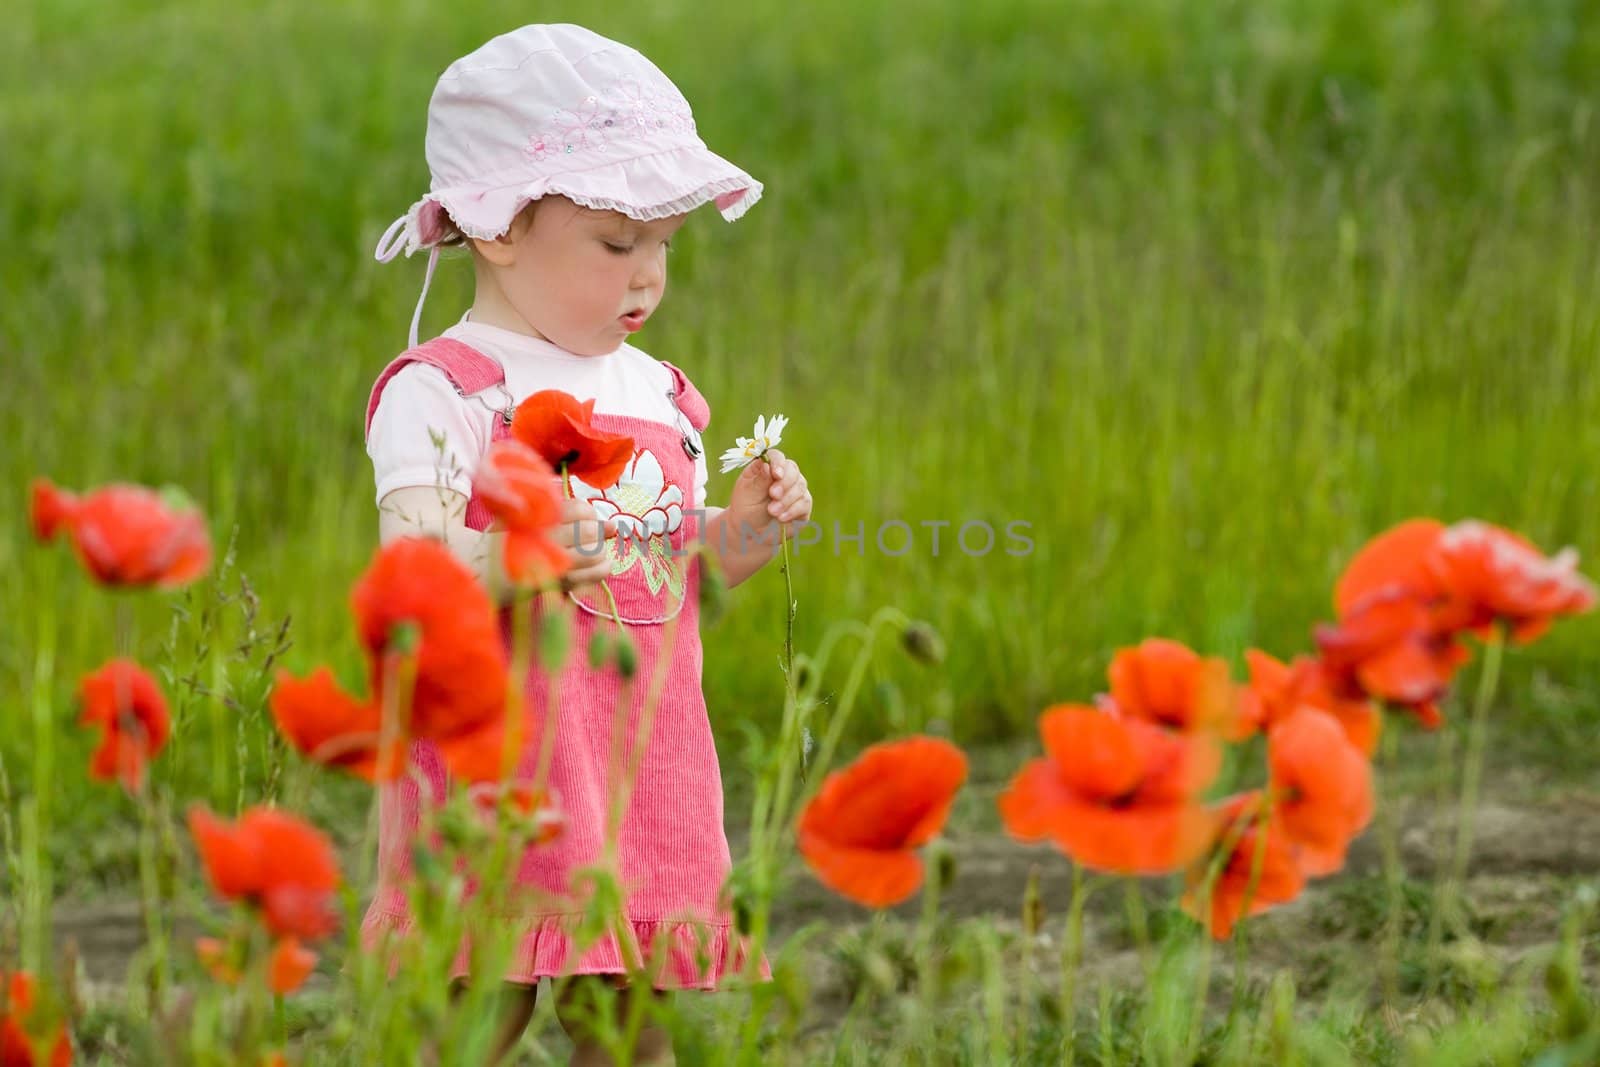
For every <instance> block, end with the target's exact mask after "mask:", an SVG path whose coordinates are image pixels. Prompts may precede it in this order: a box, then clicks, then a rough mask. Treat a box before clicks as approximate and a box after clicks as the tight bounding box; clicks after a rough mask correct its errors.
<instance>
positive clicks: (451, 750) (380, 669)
mask: <svg viewBox="0 0 1600 1067" xmlns="http://www.w3.org/2000/svg"><path fill="white" fill-rule="evenodd" d="M351 604H352V606H353V608H354V611H355V616H356V626H357V630H358V631H359V634H360V637H361V642H362V644H363V645H364V646H365V647H366V649H367V652H368V656H369V663H370V666H371V673H372V689H373V692H374V693H375V694H377V696H376V697H375V701H376V702H377V703H378V704H379V706H380V707H381V704H382V694H383V686H384V685H385V684H386V682H385V678H386V677H387V676H389V675H390V674H391V671H390V670H388V669H386V664H389V663H390V661H389V660H387V659H386V657H390V656H392V655H393V656H401V657H409V658H414V660H415V665H416V676H415V679H414V681H413V683H412V686H411V692H410V701H409V708H408V716H407V721H406V723H405V724H404V729H403V731H402V732H403V734H404V735H405V736H406V737H417V738H425V739H427V740H430V741H433V742H435V743H437V744H438V745H439V748H440V750H441V752H442V753H443V754H444V757H445V761H446V763H447V764H448V765H449V766H450V770H451V772H452V773H453V774H455V775H456V776H457V777H460V778H465V779H467V780H469V781H481V780H482V778H481V777H479V775H481V774H482V773H484V770H485V769H484V767H483V765H482V761H474V762H473V766H472V767H471V768H469V767H468V766H467V765H466V762H465V757H466V756H468V755H475V754H477V753H479V752H481V751H482V749H483V748H484V747H485V746H484V745H482V744H476V743H471V742H470V739H471V738H472V737H473V736H474V735H478V734H481V733H483V732H484V731H498V730H503V729H504V724H503V719H504V717H505V709H506V688H507V681H506V677H507V668H506V652H505V646H504V645H503V644H502V642H501V638H500V626H499V622H498V620H497V618H496V616H495V610H494V605H493V602H492V601H491V600H490V599H489V594H488V593H487V592H486V591H485V590H484V588H483V586H482V585H480V584H478V581H477V579H476V577H474V575H473V573H472V572H471V571H470V570H468V569H467V567H466V565H465V564H463V563H462V562H460V561H459V560H457V559H456V558H455V556H453V555H452V554H451V553H450V550H449V549H448V548H446V547H444V546H443V545H442V544H440V543H439V542H437V541H431V540H424V539H418V538H403V539H400V540H396V541H391V542H390V543H389V544H387V545H385V546H384V547H383V548H381V549H379V551H378V554H377V556H376V558H375V559H374V560H373V562H372V566H371V567H369V568H368V569H367V572H366V573H365V574H363V575H362V576H361V578H360V580H359V581H357V583H356V585H355V588H354V590H353V591H352V593H351ZM390 665H392V664H390ZM501 736H503V734H502V735H501ZM455 753H460V754H461V755H462V761H457V760H456V759H455V756H454V754H455ZM494 767H495V768H496V770H495V773H493V774H492V775H491V777H496V778H497V777H499V776H500V775H499V773H498V767H499V764H498V763H495V764H494Z"/></svg>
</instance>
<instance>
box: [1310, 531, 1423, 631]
mask: <svg viewBox="0 0 1600 1067" xmlns="http://www.w3.org/2000/svg"><path fill="white" fill-rule="evenodd" d="M1444 529H1445V527H1444V523H1442V522H1440V521H1438V520H1437V519H1408V520H1406V521H1405V522H1402V523H1400V524H1399V525H1398V526H1395V527H1393V528H1391V529H1389V530H1385V531H1384V532H1383V533H1381V534H1379V535H1378V536H1377V537H1374V538H1373V539H1372V540H1370V541H1368V542H1367V543H1366V544H1365V545H1363V546H1362V547H1361V550H1360V551H1359V552H1357V553H1356V554H1355V557H1354V558H1352V559H1351V560H1350V563H1349V565H1348V566H1346V567H1345V569H1344V573H1343V574H1341V575H1340V576H1339V580H1338V582H1336V583H1335V584H1334V587H1333V606H1334V611H1335V612H1336V613H1337V614H1338V616H1339V617H1340V618H1341V619H1342V618H1344V617H1345V616H1346V615H1348V614H1350V613H1351V612H1352V611H1354V610H1355V609H1356V607H1357V605H1359V604H1360V603H1361V602H1362V601H1364V600H1366V599H1367V598H1368V597H1370V596H1371V595H1372V594H1374V593H1377V592H1380V591H1385V590H1389V591H1393V590H1397V589H1400V590H1404V591H1405V592H1406V593H1408V594H1410V596H1411V597H1413V598H1414V599H1416V600H1419V601H1422V602H1424V603H1426V602H1429V601H1433V600H1436V599H1438V598H1439V596H1440V595H1441V594H1442V592H1443V590H1442V589H1441V588H1440V587H1439V582H1438V580H1437V578H1436V577H1435V576H1434V574H1433V572H1432V570H1431V569H1430V567H1429V565H1428V559H1429V557H1430V556H1431V555H1432V554H1433V551H1434V549H1435V548H1436V547H1437V546H1438V544H1439V537H1440V535H1442V534H1443V533H1444Z"/></svg>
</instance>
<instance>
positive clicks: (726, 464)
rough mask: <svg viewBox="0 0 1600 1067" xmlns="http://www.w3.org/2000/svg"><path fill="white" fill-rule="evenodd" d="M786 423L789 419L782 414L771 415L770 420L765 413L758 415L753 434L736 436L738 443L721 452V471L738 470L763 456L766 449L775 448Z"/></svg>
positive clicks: (724, 472) (781, 438)
mask: <svg viewBox="0 0 1600 1067" xmlns="http://www.w3.org/2000/svg"><path fill="white" fill-rule="evenodd" d="M788 425H789V419H788V417H787V416H784V415H774V416H772V421H771V422H768V421H767V417H766V416H765V415H762V416H759V417H758V418H757V419H756V428H755V436H753V437H740V438H738V443H737V444H735V445H734V446H733V447H732V448H730V449H728V450H727V451H726V452H724V453H723V454H722V473H723V474H727V473H728V472H729V471H734V470H738V469H739V468H740V467H743V466H746V465H748V464H749V463H751V462H752V461H753V460H758V459H760V458H761V457H763V456H765V455H766V454H767V449H769V448H776V447H777V446H778V442H780V441H782V440H783V428H784V427H785V426H788Z"/></svg>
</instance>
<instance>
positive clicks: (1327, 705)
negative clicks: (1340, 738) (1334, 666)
mask: <svg viewBox="0 0 1600 1067" xmlns="http://www.w3.org/2000/svg"><path fill="white" fill-rule="evenodd" d="M1244 655H1245V661H1246V662H1247V663H1248V664H1249V667H1250V688H1251V690H1252V691H1253V692H1254V693H1255V695H1256V698H1257V699H1258V700H1259V701H1260V708H1261V710H1260V719H1261V723H1262V725H1263V726H1265V727H1267V728H1269V729H1270V728H1271V727H1272V725H1273V724H1274V723H1278V722H1281V721H1283V720H1284V719H1286V718H1288V716H1289V715H1290V714H1291V713H1292V712H1294V711H1295V710H1296V709H1298V708H1302V707H1311V708H1316V709H1318V710H1319V711H1325V712H1327V713H1328V714H1329V715H1332V716H1333V717H1334V718H1335V719H1337V720H1338V721H1339V725H1340V726H1342V727H1343V728H1344V732H1345V736H1346V737H1348V738H1349V739H1350V743H1351V744H1353V745H1355V746H1356V748H1358V749H1360V750H1361V753H1362V755H1365V756H1371V755H1372V754H1373V753H1374V752H1375V751H1377V748H1378V735H1379V734H1380V733H1381V732H1382V729H1383V717H1382V716H1381V715H1380V714H1379V713H1378V709H1377V707H1376V706H1375V705H1374V704H1373V703H1372V701H1371V700H1369V699H1367V697H1366V695H1365V694H1358V695H1357V696H1355V697H1348V698H1347V697H1343V696H1340V695H1339V694H1337V693H1335V692H1334V690H1333V684H1332V680H1331V679H1330V678H1329V676H1328V672H1327V670H1326V669H1325V668H1324V666H1323V663H1322V661H1321V660H1319V659H1316V658H1315V657H1312V656H1296V657H1295V658H1294V661H1293V662H1292V663H1288V664H1285V663H1284V662H1282V661H1281V660H1279V659H1276V658H1275V657H1273V656H1270V655H1268V654H1267V653H1265V652H1262V651H1260V650H1259V649H1254V648H1252V649H1250V650H1249V651H1248V652H1246V653H1245V654H1244Z"/></svg>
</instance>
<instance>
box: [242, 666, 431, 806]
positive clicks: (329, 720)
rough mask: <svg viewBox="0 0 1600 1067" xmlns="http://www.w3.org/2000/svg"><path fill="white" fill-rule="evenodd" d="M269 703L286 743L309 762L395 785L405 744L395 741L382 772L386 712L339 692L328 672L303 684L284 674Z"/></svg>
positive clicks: (320, 670)
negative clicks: (381, 745) (382, 743)
mask: <svg viewBox="0 0 1600 1067" xmlns="http://www.w3.org/2000/svg"><path fill="white" fill-rule="evenodd" d="M269 704H270V706H271V708H272V718H273V720H274V721H275V722H276V723H277V724H278V731H279V732H280V733H281V734H283V737H284V740H286V741H288V742H289V744H291V745H293V746H294V747H295V748H296V749H298V750H299V751H300V752H303V753H305V755H306V756H307V757H309V758H310V759H313V760H316V761H317V762H318V763H322V764H325V765H327V766H330V767H339V768H341V769H343V770H347V771H349V772H350V773H351V774H354V775H357V776H358V777H361V778H365V779H366V780H367V781H369V782H370V781H374V780H381V781H390V780H392V779H393V778H394V777H395V776H396V775H397V774H398V773H399V771H400V764H401V763H402V762H403V761H402V760H401V759H400V757H401V756H402V755H403V753H404V751H405V744H404V739H403V738H399V737H397V738H395V739H394V742H393V743H392V744H391V745H390V746H389V749H388V753H387V757H388V758H386V759H384V760H383V761H382V767H381V772H380V760H379V744H380V741H381V739H382V733H381V731H382V726H383V722H382V713H381V711H380V710H379V708H378V706H377V705H376V704H374V703H372V702H371V701H361V700H357V699H356V698H355V697H353V696H351V695H349V694H348V693H346V692H345V691H344V690H342V689H340V688H339V683H338V682H337V681H335V680H334V677H333V672H332V671H331V670H329V669H328V668H327V667H318V668H317V669H316V670H315V671H313V672H312V673H311V675H310V676H309V677H307V678H305V679H303V680H302V679H299V678H295V677H294V676H293V675H291V674H289V672H288V671H279V672H278V678H277V681H276V682H275V683H274V684H273V687H272V696H271V698H270V700H269Z"/></svg>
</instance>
